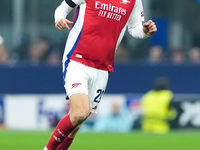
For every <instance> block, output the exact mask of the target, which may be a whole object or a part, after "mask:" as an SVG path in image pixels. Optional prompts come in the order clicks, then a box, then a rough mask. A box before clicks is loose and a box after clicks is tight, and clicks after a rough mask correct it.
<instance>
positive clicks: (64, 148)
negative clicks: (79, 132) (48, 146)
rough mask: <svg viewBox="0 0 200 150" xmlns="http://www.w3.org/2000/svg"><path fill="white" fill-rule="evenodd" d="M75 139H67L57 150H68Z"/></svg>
mask: <svg viewBox="0 0 200 150" xmlns="http://www.w3.org/2000/svg"><path fill="white" fill-rule="evenodd" d="M73 140H74V138H70V137H66V138H65V139H64V140H63V141H62V143H61V144H59V145H58V146H57V148H56V150H67V149H68V148H69V147H70V145H71V144H72V142H73Z"/></svg>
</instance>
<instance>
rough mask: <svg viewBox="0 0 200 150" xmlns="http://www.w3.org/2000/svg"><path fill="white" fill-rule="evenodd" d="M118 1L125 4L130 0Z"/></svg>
mask: <svg viewBox="0 0 200 150" xmlns="http://www.w3.org/2000/svg"><path fill="white" fill-rule="evenodd" d="M120 3H122V4H124V5H126V4H127V3H130V1H128V0H122V1H121V2H120Z"/></svg>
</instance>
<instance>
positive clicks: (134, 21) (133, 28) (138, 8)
mask: <svg viewBox="0 0 200 150" xmlns="http://www.w3.org/2000/svg"><path fill="white" fill-rule="evenodd" d="M142 21H144V11H143V6H142V1H141V0H136V2H135V6H134V8H133V11H132V13H131V15H130V18H129V20H128V31H129V33H130V34H131V35H132V36H133V37H135V38H138V39H145V38H147V37H148V35H146V34H145V33H144V31H143V26H142Z"/></svg>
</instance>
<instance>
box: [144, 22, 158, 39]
mask: <svg viewBox="0 0 200 150" xmlns="http://www.w3.org/2000/svg"><path fill="white" fill-rule="evenodd" d="M143 31H144V33H145V34H146V35H148V36H152V35H153V34H154V33H155V32H156V31H157V27H156V25H155V22H153V21H152V20H149V21H148V22H145V23H144V24H143Z"/></svg>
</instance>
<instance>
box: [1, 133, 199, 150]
mask: <svg viewBox="0 0 200 150" xmlns="http://www.w3.org/2000/svg"><path fill="white" fill-rule="evenodd" d="M51 133H52V131H45V132H44V131H9V130H4V131H0V150H42V149H43V147H44V146H45V144H46V143H47V141H48V139H49V137H50V135H51ZM69 150H200V130H177V131H171V132H170V133H168V134H165V135H158V134H149V133H148V134H147V133H142V132H140V131H133V132H130V133H78V134H77V136H76V138H75V140H74V142H73V144H72V146H71V147H70V149H69Z"/></svg>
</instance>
